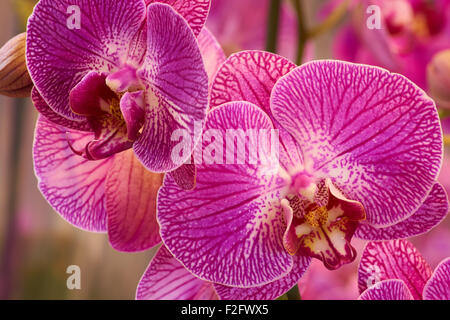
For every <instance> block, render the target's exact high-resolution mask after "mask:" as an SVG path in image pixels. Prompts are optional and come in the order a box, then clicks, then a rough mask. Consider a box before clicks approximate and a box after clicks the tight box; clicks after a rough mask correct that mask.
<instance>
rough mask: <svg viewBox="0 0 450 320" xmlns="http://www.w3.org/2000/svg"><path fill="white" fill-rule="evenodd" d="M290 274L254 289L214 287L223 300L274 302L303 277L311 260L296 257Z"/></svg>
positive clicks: (218, 285) (217, 285)
mask: <svg viewBox="0 0 450 320" xmlns="http://www.w3.org/2000/svg"><path fill="white" fill-rule="evenodd" d="M293 263H294V264H293V267H292V271H291V272H289V274H288V275H287V276H285V277H283V278H281V279H280V280H276V281H274V282H271V283H269V284H266V285H263V286H260V287H254V288H237V287H227V286H223V285H220V284H216V285H215V286H214V287H215V289H216V292H217V294H218V295H219V298H220V299H221V300H273V299H276V298H278V297H280V296H282V295H283V294H285V293H286V292H287V291H289V290H290V289H291V288H292V287H293V286H294V285H295V284H296V283H297V282H298V280H299V279H300V278H301V277H302V276H303V274H304V273H305V271H306V269H307V268H308V266H309V264H310V263H311V258H309V257H305V256H294V257H293Z"/></svg>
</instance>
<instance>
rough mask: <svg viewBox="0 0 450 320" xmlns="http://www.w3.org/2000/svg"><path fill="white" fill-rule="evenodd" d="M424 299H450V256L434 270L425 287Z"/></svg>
mask: <svg viewBox="0 0 450 320" xmlns="http://www.w3.org/2000/svg"><path fill="white" fill-rule="evenodd" d="M423 299H424V300H450V258H447V259H445V260H444V261H442V262H441V263H440V264H439V265H438V266H437V268H436V270H434V273H433V275H432V276H431V278H430V280H428V282H427V284H426V285H425V288H424V289H423Z"/></svg>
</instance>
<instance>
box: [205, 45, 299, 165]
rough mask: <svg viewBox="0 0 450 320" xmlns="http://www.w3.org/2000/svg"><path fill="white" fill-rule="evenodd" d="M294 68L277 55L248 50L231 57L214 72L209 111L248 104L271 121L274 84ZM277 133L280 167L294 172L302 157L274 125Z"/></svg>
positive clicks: (291, 141)
mask: <svg viewBox="0 0 450 320" xmlns="http://www.w3.org/2000/svg"><path fill="white" fill-rule="evenodd" d="M294 68H295V64H293V63H292V62H290V61H289V60H287V59H286V58H283V57H281V56H279V55H276V54H273V53H270V52H265V51H258V50H249V51H242V52H238V53H235V54H233V55H231V56H230V57H229V58H228V59H227V60H226V62H225V63H224V64H223V65H222V66H221V67H220V69H219V70H218V71H217V75H216V77H215V78H214V83H213V86H212V89H211V101H210V108H215V107H217V106H219V105H221V104H223V103H227V102H232V101H248V102H251V103H254V104H255V105H257V106H258V107H260V108H261V109H263V110H264V112H266V113H267V114H268V115H269V117H270V118H271V119H272V121H273V120H274V119H273V116H272V112H271V110H270V94H271V92H272V88H273V86H274V85H275V83H276V82H277V81H278V79H280V78H281V77H282V76H284V75H285V74H287V73H288V72H290V71H291V70H293V69H294ZM274 126H275V127H276V128H277V129H279V131H280V147H282V148H283V149H284V150H285V152H283V153H282V154H281V155H283V156H285V157H284V159H283V158H282V159H281V164H282V165H283V167H284V168H285V169H286V170H287V171H288V172H289V171H290V170H291V169H292V170H295V169H297V168H298V167H299V166H300V165H301V163H302V162H303V160H302V155H301V151H300V150H299V147H298V145H297V144H296V143H295V141H293V139H292V137H291V136H290V135H289V134H288V133H287V132H286V131H285V130H284V129H283V128H282V127H280V126H278V125H277V124H276V123H274Z"/></svg>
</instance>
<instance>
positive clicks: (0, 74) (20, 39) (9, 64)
mask: <svg viewBox="0 0 450 320" xmlns="http://www.w3.org/2000/svg"><path fill="white" fill-rule="evenodd" d="M25 40H26V33H21V34H19V35H17V36H15V37H14V38H12V39H10V40H9V41H8V42H7V43H6V44H5V45H4V46H3V47H2V48H1V49H0V94H2V95H5V96H8V97H29V96H30V93H31V88H32V87H33V82H32V81H31V78H30V75H29V73H28V69H27V65H26V60H25V46H26V41H25Z"/></svg>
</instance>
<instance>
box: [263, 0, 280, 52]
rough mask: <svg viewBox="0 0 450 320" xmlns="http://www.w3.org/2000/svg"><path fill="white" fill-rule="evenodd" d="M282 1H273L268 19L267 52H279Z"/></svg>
mask: <svg viewBox="0 0 450 320" xmlns="http://www.w3.org/2000/svg"><path fill="white" fill-rule="evenodd" d="M280 7H281V0H271V1H270V9H269V16H268V17H267V37H266V51H269V52H273V53H275V52H276V51H277V37H278V25H279V20H280Z"/></svg>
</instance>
